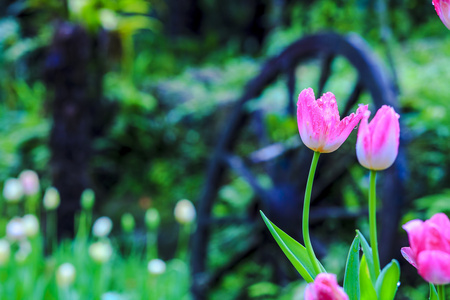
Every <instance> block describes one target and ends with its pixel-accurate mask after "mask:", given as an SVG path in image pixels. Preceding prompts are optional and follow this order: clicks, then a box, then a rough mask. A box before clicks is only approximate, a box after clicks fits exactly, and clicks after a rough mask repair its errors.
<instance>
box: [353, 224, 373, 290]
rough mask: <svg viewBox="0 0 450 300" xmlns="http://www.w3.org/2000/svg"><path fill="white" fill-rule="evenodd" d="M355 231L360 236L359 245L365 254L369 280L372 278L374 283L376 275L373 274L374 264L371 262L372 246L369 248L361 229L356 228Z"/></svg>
mask: <svg viewBox="0 0 450 300" xmlns="http://www.w3.org/2000/svg"><path fill="white" fill-rule="evenodd" d="M356 233H357V234H358V236H359V238H360V241H361V246H362V249H363V252H364V254H365V256H366V263H367V267H368V268H369V274H370V280H372V284H373V285H375V283H376V281H377V277H376V275H375V265H374V263H373V256H372V248H370V246H369V243H368V242H367V240H366V238H365V237H364V235H363V234H362V233H361V231H359V230H356Z"/></svg>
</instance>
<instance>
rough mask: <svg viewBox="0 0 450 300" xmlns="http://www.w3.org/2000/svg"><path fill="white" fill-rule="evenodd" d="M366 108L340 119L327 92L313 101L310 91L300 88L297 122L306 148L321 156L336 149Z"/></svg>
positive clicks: (335, 106)
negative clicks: (319, 153)
mask: <svg viewBox="0 0 450 300" xmlns="http://www.w3.org/2000/svg"><path fill="white" fill-rule="evenodd" d="M365 111H367V105H362V106H360V107H359V108H358V110H357V111H356V114H354V113H352V114H351V115H350V116H348V117H345V118H344V119H342V120H340V117H339V111H338V107H337V103H336V98H335V97H334V95H333V94H332V93H330V92H328V93H325V94H323V96H322V97H321V98H319V99H317V101H316V98H315V96H314V91H313V90H312V89H311V88H309V89H304V90H303V91H302V92H301V93H300V95H299V96H298V102H297V123H298V130H299V132H300V137H301V139H302V141H303V143H304V144H305V145H306V147H308V148H310V149H311V150H314V151H316V152H321V153H329V152H333V151H335V150H336V149H338V148H339V147H340V146H341V145H342V143H344V142H345V140H346V139H347V137H348V136H349V134H350V133H351V131H352V130H353V128H355V126H356V125H357V124H358V122H359V121H360V120H361V118H362V116H363V114H364V112H365Z"/></svg>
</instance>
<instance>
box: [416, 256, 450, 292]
mask: <svg viewBox="0 0 450 300" xmlns="http://www.w3.org/2000/svg"><path fill="white" fill-rule="evenodd" d="M417 262H418V270H419V274H420V275H421V276H422V277H423V278H424V279H425V280H426V281H428V282H431V283H433V284H447V283H450V254H448V253H445V252H443V251H439V250H426V251H422V252H421V253H420V254H419V256H418V260H417Z"/></svg>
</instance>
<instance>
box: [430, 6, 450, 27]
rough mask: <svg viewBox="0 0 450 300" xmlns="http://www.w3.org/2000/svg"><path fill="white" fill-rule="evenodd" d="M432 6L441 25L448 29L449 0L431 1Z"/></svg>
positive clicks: (449, 17)
mask: <svg viewBox="0 0 450 300" xmlns="http://www.w3.org/2000/svg"><path fill="white" fill-rule="evenodd" d="M433 5H434V9H435V10H436V12H437V14H438V16H439V18H441V21H442V23H444V25H445V26H446V27H447V28H448V29H450V0H433Z"/></svg>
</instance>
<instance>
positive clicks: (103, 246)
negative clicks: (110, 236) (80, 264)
mask: <svg viewBox="0 0 450 300" xmlns="http://www.w3.org/2000/svg"><path fill="white" fill-rule="evenodd" d="M112 253H113V249H112V247H111V244H110V243H108V242H104V241H102V242H96V243H93V244H92V245H91V246H89V255H90V256H91V258H92V260H94V261H95V262H97V263H105V262H107V261H108V260H109V259H110V258H111V256H112Z"/></svg>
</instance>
